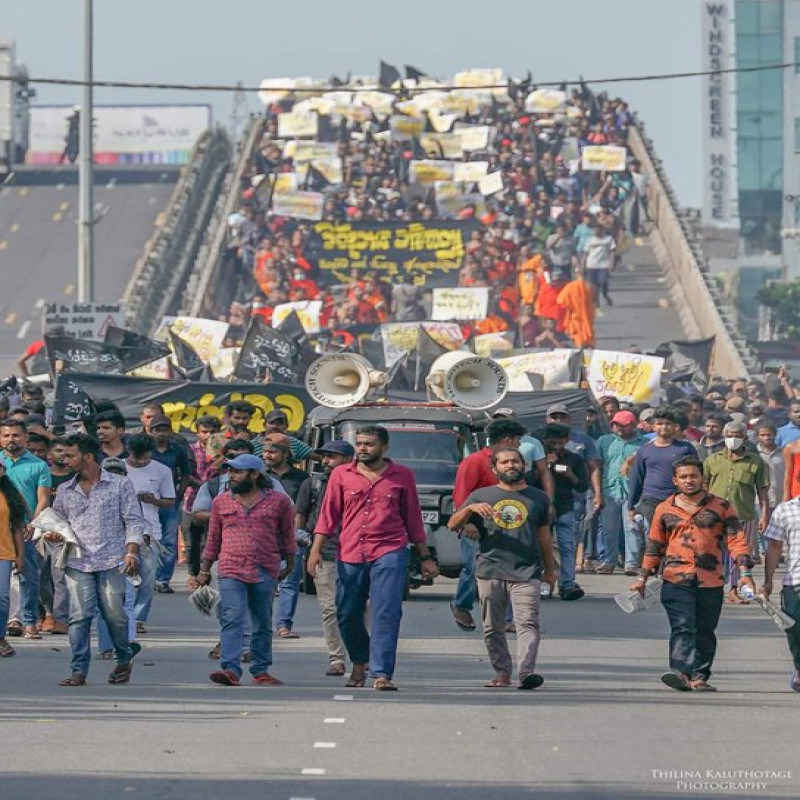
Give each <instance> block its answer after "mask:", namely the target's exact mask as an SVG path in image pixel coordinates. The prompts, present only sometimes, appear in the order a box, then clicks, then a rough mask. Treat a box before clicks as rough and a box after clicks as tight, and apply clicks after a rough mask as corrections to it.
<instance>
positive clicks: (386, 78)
mask: <svg viewBox="0 0 800 800" xmlns="http://www.w3.org/2000/svg"><path fill="white" fill-rule="evenodd" d="M399 80H400V73H399V72H398V71H397V68H396V67H393V66H392V65H391V64H387V63H386V62H385V61H381V63H380V73H379V75H378V84H379V85H380V86H381V87H382V88H384V89H388V88H390V87H391V86H392V84H394V83H396V82H397V81H399Z"/></svg>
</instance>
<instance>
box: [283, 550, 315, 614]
mask: <svg viewBox="0 0 800 800" xmlns="http://www.w3.org/2000/svg"><path fill="white" fill-rule="evenodd" d="M307 549H308V548H307V547H301V548H299V549H298V551H297V554H296V555H295V557H294V569H293V570H292V571H291V573H290V574H289V575H287V576H286V577H285V578H284V579H283V580H282V581H281V582H280V584H279V593H278V615H277V616H278V619H277V621H276V623H275V627H276V628H288V629H289V630H291V629H292V624H293V622H294V612H295V611H296V610H297V601H298V599H299V597H300V581H301V580H302V579H303V557H304V556H305V553H306V550H307Z"/></svg>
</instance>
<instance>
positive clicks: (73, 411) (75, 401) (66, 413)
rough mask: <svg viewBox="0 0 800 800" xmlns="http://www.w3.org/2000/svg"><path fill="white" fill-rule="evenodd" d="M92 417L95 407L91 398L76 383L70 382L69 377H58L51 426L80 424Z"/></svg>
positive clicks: (64, 375)
mask: <svg viewBox="0 0 800 800" xmlns="http://www.w3.org/2000/svg"><path fill="white" fill-rule="evenodd" d="M94 415H95V407H94V403H93V402H92V398H91V397H89V395H88V394H86V392H85V391H84V390H83V389H81V387H80V386H78V384H77V383H75V382H74V381H72V380H70V377H69V375H66V374H64V373H62V374H61V375H58V376H57V377H56V392H55V401H54V403H53V419H52V422H53V424H54V425H63V424H65V423H69V422H82V421H83V420H86V419H89V418H90V417H93V416H94Z"/></svg>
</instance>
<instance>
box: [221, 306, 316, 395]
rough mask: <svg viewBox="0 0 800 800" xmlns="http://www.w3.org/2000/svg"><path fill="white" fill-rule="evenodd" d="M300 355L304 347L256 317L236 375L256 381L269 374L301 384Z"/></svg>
mask: <svg viewBox="0 0 800 800" xmlns="http://www.w3.org/2000/svg"><path fill="white" fill-rule="evenodd" d="M304 333H305V331H304ZM299 356H300V348H299V347H298V345H297V343H296V342H295V341H294V340H293V339H292V338H291V337H290V336H287V335H286V334H285V333H282V332H281V331H277V330H275V329H274V328H270V327H269V326H268V325H265V324H264V323H263V322H262V321H261V320H260V319H256V318H255V317H254V318H253V319H252V320H251V321H250V327H249V328H248V329H247V335H246V336H245V337H244V343H243V344H242V349H241V352H240V353H239V360H238V361H237V362H236V368H235V369H234V370H233V374H234V375H235V376H236V377H237V378H240V379H241V380H245V381H253V382H256V381H263V380H264V378H265V377H267V373H269V377H270V379H271V380H272V381H275V382H276V383H291V384H298V383H300V373H299V372H298V370H297V365H298V362H299Z"/></svg>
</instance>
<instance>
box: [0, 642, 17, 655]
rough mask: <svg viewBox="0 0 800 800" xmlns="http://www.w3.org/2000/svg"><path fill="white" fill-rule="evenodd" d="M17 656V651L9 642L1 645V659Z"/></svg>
mask: <svg viewBox="0 0 800 800" xmlns="http://www.w3.org/2000/svg"><path fill="white" fill-rule="evenodd" d="M16 654H17V651H16V650H15V649H14V648H13V647H12V646H11V645H10V644H9V643H8V642H3V643H2V644H0V658H11V656H15V655H16Z"/></svg>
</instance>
